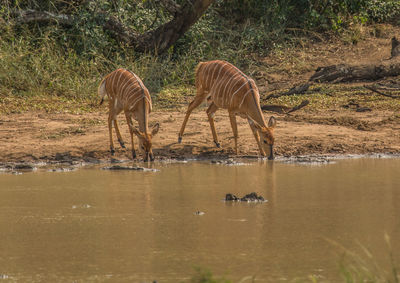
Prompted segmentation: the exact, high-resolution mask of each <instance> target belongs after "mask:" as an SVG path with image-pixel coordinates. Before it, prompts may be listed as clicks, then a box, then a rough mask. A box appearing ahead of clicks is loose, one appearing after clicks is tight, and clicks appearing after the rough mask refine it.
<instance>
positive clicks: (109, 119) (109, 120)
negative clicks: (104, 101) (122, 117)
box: [108, 109, 115, 155]
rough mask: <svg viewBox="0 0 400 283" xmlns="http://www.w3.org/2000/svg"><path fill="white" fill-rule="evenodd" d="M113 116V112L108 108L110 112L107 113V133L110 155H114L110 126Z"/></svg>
mask: <svg viewBox="0 0 400 283" xmlns="http://www.w3.org/2000/svg"><path fill="white" fill-rule="evenodd" d="M114 118H115V116H114V113H113V111H112V110H111V109H110V112H109V113H108V134H109V137H110V153H111V155H114V153H115V149H114V142H113V137H112V126H113V122H114Z"/></svg>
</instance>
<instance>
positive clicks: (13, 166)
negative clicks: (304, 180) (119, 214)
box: [0, 153, 400, 175]
mask: <svg viewBox="0 0 400 283" xmlns="http://www.w3.org/2000/svg"><path fill="white" fill-rule="evenodd" d="M397 158H400V154H399V153H396V154H393V153H368V154H336V155H332V154H331V155H326V154H309V155H299V156H291V157H283V156H277V158H275V160H273V161H271V160H268V159H267V158H265V157H264V158H259V157H256V156H254V157H253V156H237V157H232V156H230V157H229V156H221V157H217V156H213V157H205V158H204V157H203V158H188V159H168V158H163V159H156V160H155V162H143V161H138V160H127V159H125V160H117V159H109V160H105V159H102V160H91V161H88V160H84V159H76V158H75V159H74V160H72V159H71V160H63V161H57V160H47V161H36V162H35V161H22V162H21V161H9V162H0V174H1V173H3V174H15V175H20V174H22V173H28V172H36V171H47V172H72V171H76V170H78V169H81V168H84V167H89V166H96V165H98V166H105V167H102V168H101V169H105V170H113V168H111V169H110V167H118V168H117V169H120V170H142V171H146V172H147V171H149V170H153V171H154V172H156V171H158V170H155V169H154V168H153V167H154V165H159V164H187V163H192V162H203V163H208V164H214V165H228V166H241V165H248V164H251V163H255V162H262V163H269V164H272V163H284V164H297V165H316V166H318V165H328V164H334V163H336V161H341V160H356V159H397ZM107 165H110V167H107ZM132 165H133V166H132Z"/></svg>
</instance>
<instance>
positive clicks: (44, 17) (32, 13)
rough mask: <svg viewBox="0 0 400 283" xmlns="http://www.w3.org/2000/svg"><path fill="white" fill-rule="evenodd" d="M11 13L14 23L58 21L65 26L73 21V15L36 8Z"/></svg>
mask: <svg viewBox="0 0 400 283" xmlns="http://www.w3.org/2000/svg"><path fill="white" fill-rule="evenodd" d="M12 15H13V16H14V17H15V23H16V24H29V23H32V22H35V23H49V22H54V23H59V24H62V25H66V26H72V25H73V23H74V17H73V16H70V15H65V14H60V15H57V14H53V13H50V12H46V11H36V10H20V11H17V12H13V13H12Z"/></svg>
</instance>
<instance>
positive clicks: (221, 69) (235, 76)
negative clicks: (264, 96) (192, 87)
mask: <svg viewBox="0 0 400 283" xmlns="http://www.w3.org/2000/svg"><path fill="white" fill-rule="evenodd" d="M196 87H197V88H198V89H199V88H200V89H201V90H203V91H205V92H208V93H209V94H210V97H211V99H212V100H213V101H214V103H215V104H216V105H217V106H218V107H221V108H227V109H239V108H240V107H241V106H242V105H243V104H244V103H245V99H246V98H247V97H249V98H251V99H252V100H253V99H256V100H258V101H259V94H258V89H257V86H256V84H255V82H254V80H252V79H251V78H249V77H248V76H246V75H245V74H244V73H243V72H242V71H240V70H239V69H238V68H236V67H235V66H234V65H232V64H230V63H228V62H226V61H221V60H215V61H209V62H201V63H199V65H198V66H197V69H196Z"/></svg>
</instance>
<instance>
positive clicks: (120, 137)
mask: <svg viewBox="0 0 400 283" xmlns="http://www.w3.org/2000/svg"><path fill="white" fill-rule="evenodd" d="M114 128H115V132H116V133H117V138H118V142H119V144H120V145H121V147H122V148H126V146H125V143H124V141H123V140H122V136H121V133H120V131H119V127H118V123H117V119H115V120H114Z"/></svg>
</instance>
